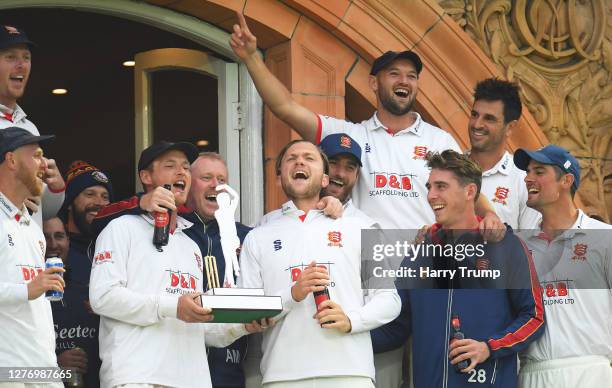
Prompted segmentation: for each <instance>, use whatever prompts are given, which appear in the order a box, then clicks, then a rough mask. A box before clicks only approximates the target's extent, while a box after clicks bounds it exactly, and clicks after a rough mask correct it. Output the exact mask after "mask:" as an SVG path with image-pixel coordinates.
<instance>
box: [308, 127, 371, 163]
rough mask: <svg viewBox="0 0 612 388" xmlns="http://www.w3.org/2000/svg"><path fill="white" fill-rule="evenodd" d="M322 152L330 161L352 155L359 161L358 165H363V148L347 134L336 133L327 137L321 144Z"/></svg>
mask: <svg viewBox="0 0 612 388" xmlns="http://www.w3.org/2000/svg"><path fill="white" fill-rule="evenodd" d="M319 147H321V150H322V151H323V153H325V155H327V158H328V159H331V158H333V157H334V156H336V155H340V154H348V155H352V156H354V157H355V159H357V163H359V165H360V166H363V164H361V146H359V144H358V143H357V142H356V141H355V140H354V139H353V138H352V137H350V136H349V135H347V134H346V133H334V134H333V135H328V136H326V137H325V138H324V139H323V140H321V144H319Z"/></svg>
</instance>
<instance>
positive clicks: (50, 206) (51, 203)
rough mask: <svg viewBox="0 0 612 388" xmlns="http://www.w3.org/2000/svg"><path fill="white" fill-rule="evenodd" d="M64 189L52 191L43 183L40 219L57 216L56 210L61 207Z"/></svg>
mask: <svg viewBox="0 0 612 388" xmlns="http://www.w3.org/2000/svg"><path fill="white" fill-rule="evenodd" d="M64 194H65V192H64V190H62V191H60V192H57V193H54V192H53V191H51V190H49V187H47V185H46V184H45V189H44V191H43V195H42V201H41V202H42V219H43V220H48V219H50V218H53V217H55V216H57V212H58V211H59V209H60V208H61V207H62V203H64V197H65V195H64Z"/></svg>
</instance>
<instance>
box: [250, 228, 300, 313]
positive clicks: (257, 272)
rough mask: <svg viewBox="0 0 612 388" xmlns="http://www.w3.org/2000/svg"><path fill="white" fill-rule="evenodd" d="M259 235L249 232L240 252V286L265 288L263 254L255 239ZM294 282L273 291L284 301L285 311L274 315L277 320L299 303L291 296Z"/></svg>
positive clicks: (274, 294) (273, 294)
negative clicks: (262, 264)
mask: <svg viewBox="0 0 612 388" xmlns="http://www.w3.org/2000/svg"><path fill="white" fill-rule="evenodd" d="M257 235H258V233H254V231H251V233H249V234H247V236H246V238H245V239H244V243H243V244H242V250H241V252H240V276H239V277H238V287H239V288H265V287H264V281H263V276H262V266H261V262H260V260H261V259H262V255H261V253H260V252H259V249H258V247H257V242H256V241H255V240H256V236H257ZM293 284H295V283H291V285H290V286H289V287H287V288H285V289H282V290H277V291H274V292H273V293H272V296H280V297H281V301H282V303H283V311H282V312H281V313H280V314H278V315H277V316H275V317H274V320H275V321H278V320H279V319H281V318H282V317H284V316H285V315H286V314H287V313H288V312H289V311H290V310H291V309H293V307H294V306H296V305H297V303H299V302H296V301H295V300H294V299H293V297H292V296H291V287H293Z"/></svg>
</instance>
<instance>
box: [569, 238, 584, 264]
mask: <svg viewBox="0 0 612 388" xmlns="http://www.w3.org/2000/svg"><path fill="white" fill-rule="evenodd" d="M586 253H587V244H580V243H578V244H576V245H574V256H573V257H572V261H573V262H577V261H585V260H586Z"/></svg>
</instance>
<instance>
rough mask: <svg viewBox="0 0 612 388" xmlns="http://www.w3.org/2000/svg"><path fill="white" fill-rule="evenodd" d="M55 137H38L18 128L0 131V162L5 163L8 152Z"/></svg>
mask: <svg viewBox="0 0 612 388" xmlns="http://www.w3.org/2000/svg"><path fill="white" fill-rule="evenodd" d="M54 137H55V136H54V135H45V136H36V135H33V134H32V133H31V132H29V131H27V130H25V129H23V128H18V127H9V128H6V129H0V162H3V161H4V156H5V155H6V153H7V152H11V151H15V150H16V149H17V148H19V147H22V146H24V145H28V144H33V143H43V142H45V141H47V140H51V139H53V138H54Z"/></svg>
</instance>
